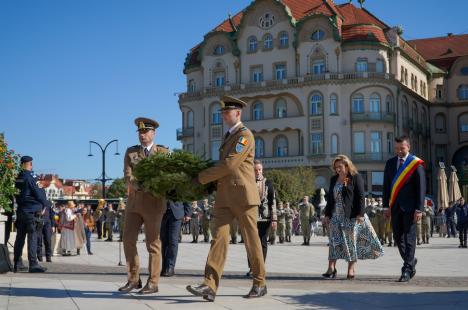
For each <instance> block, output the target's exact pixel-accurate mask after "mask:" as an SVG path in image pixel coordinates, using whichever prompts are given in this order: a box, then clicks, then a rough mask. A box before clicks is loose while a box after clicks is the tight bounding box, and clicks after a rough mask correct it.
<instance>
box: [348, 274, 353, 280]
mask: <svg viewBox="0 0 468 310" xmlns="http://www.w3.org/2000/svg"><path fill="white" fill-rule="evenodd" d="M346 279H348V280H354V274H348V275H347V276H346Z"/></svg>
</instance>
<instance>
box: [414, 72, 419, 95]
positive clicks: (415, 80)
mask: <svg viewBox="0 0 468 310" xmlns="http://www.w3.org/2000/svg"><path fill="white" fill-rule="evenodd" d="M414 90H415V91H416V92H418V77H417V76H416V75H415V76H414Z"/></svg>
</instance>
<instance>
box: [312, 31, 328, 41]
mask: <svg viewBox="0 0 468 310" xmlns="http://www.w3.org/2000/svg"><path fill="white" fill-rule="evenodd" d="M324 38H325V31H323V30H321V29H317V30H315V31H314V32H312V35H311V36H310V39H311V40H312V41H322V40H323V39H324Z"/></svg>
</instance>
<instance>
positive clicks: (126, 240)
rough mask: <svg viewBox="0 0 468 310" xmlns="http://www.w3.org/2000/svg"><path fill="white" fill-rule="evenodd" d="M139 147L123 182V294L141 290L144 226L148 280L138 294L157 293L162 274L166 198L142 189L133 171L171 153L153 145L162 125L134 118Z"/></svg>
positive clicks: (128, 158)
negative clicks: (140, 244) (147, 160)
mask: <svg viewBox="0 0 468 310" xmlns="http://www.w3.org/2000/svg"><path fill="white" fill-rule="evenodd" d="M135 125H136V126H137V128H138V129H137V131H138V138H139V140H140V144H139V145H135V146H132V147H129V148H128V149H127V151H126V153H125V158H124V179H125V183H126V184H127V186H128V189H129V192H128V202H127V208H126V210H125V225H124V226H125V227H124V237H123V244H124V252H125V259H126V261H127V276H128V278H127V279H128V281H127V283H126V284H125V285H124V286H122V287H121V288H119V291H120V292H130V291H132V290H134V289H136V288H141V280H140V258H139V257H138V251H137V240H138V233H139V232H140V228H141V226H142V225H143V224H144V225H145V242H146V249H147V250H148V252H149V263H148V272H149V278H148V282H147V283H146V285H145V287H144V288H143V289H141V290H140V291H139V294H152V293H156V292H158V282H159V277H160V273H161V260H162V259H161V241H160V239H159V236H160V232H161V220H162V217H163V215H164V213H165V212H166V199H165V198H164V197H163V198H159V197H154V196H153V195H151V193H148V192H146V191H144V190H143V188H141V186H140V184H139V183H138V182H137V180H136V179H135V176H134V175H133V169H134V168H135V166H136V165H137V164H138V163H139V162H140V161H141V160H142V159H143V158H146V157H148V156H150V155H152V154H155V153H168V152H169V150H168V149H167V148H166V147H163V146H160V145H156V144H154V142H153V140H154V136H155V130H156V128H158V127H159V124H158V123H157V122H156V121H154V120H152V119H149V118H143V117H139V118H137V119H135Z"/></svg>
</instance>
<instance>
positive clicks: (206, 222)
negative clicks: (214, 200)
mask: <svg viewBox="0 0 468 310" xmlns="http://www.w3.org/2000/svg"><path fill="white" fill-rule="evenodd" d="M201 209H202V211H203V212H202V223H201V224H202V225H201V226H202V231H203V241H205V242H210V220H211V215H212V213H213V211H212V210H213V206H211V205H210V204H209V203H208V199H203V203H202V208H201Z"/></svg>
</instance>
